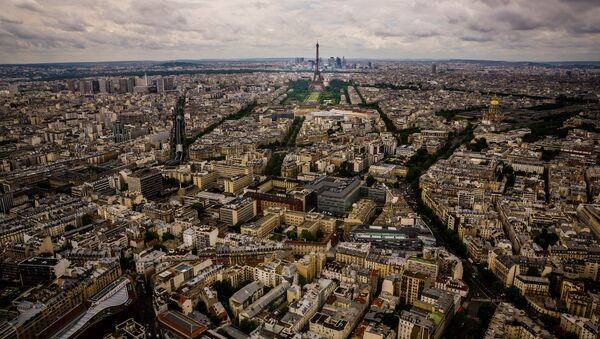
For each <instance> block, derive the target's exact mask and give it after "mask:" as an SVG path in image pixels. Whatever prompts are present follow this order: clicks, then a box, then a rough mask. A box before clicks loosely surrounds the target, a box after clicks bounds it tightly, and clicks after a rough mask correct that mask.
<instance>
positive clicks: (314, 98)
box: [306, 92, 321, 101]
mask: <svg viewBox="0 0 600 339" xmlns="http://www.w3.org/2000/svg"><path fill="white" fill-rule="evenodd" d="M320 96H321V93H319V92H312V93H310V95H309V96H308V98H306V101H319V97H320Z"/></svg>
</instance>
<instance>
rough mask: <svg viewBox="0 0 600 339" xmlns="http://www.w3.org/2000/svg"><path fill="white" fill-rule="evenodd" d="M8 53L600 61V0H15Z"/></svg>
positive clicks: (20, 57)
mask: <svg viewBox="0 0 600 339" xmlns="http://www.w3.org/2000/svg"><path fill="white" fill-rule="evenodd" d="M7 2H8V3H6V4H3V11H2V14H0V62H1V63H6V62H9V63H10V62H47V61H71V60H82V61H85V60H90V61H91V60H140V59H178V58H244V57H277V56H299V55H304V56H310V55H312V48H313V44H314V41H315V40H317V39H318V40H319V41H320V42H321V46H322V51H323V54H324V56H326V57H329V56H337V55H339V56H342V55H344V56H346V57H373V58H446V57H452V58H456V57H461V58H488V59H494V58H497V55H502V56H503V58H508V59H516V60H524V59H533V60H561V59H570V60H573V59H588V60H589V59H594V60H598V59H600V47H599V46H600V2H598V0H439V1H435V2H434V1H429V0H410V1H409V0H373V1H370V2H369V3H368V4H367V3H365V2H364V1H363V0H330V1H322V0H290V1H280V0H256V1H247V0H221V1H210V0H104V1H96V0H44V1H35V0H7Z"/></svg>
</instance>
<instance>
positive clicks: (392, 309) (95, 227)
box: [0, 17, 600, 339]
mask: <svg viewBox="0 0 600 339" xmlns="http://www.w3.org/2000/svg"><path fill="white" fill-rule="evenodd" d="M2 20H4V21H6V20H8V19H4V18H2V17H0V22H2ZM0 46H1V43H0ZM313 48H314V49H313ZM306 50H309V51H311V52H310V53H311V54H312V56H311V57H293V58H254V59H239V60H200V61H197V60H187V59H186V60H183V59H181V60H179V59H177V60H174V61H164V62H161V61H122V62H116V61H115V62H78V63H43V64H16V63H11V64H2V65H0V145H1V146H0V184H1V186H0V243H1V244H2V245H1V246H0V338H104V339H119V338H126V339H128V338H136V339H141V338H215V339H222V338H229V339H243V338H252V339H260V338H267V339H275V338H281V339H292V338H293V339H320V338H334V339H344V338H357V339H358V338H364V339H396V338H398V339H441V338H448V339H450V338H485V339H520V338H524V339H525V338H527V339H529V338H532V339H533V338H582V339H598V338H600V103H599V99H600V97H599V95H600V64H599V63H598V62H502V61H483V60H461V59H436V60H422V61H419V60H407V61H401V60H385V59H375V58H373V59H368V58H352V57H350V56H343V55H340V56H337V55H333V56H330V55H329V54H331V53H330V52H329V51H328V46H327V45H326V44H324V43H321V44H320V43H318V42H316V44H315V45H314V46H306Z"/></svg>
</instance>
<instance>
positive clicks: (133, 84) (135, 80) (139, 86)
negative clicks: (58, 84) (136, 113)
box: [66, 76, 176, 94]
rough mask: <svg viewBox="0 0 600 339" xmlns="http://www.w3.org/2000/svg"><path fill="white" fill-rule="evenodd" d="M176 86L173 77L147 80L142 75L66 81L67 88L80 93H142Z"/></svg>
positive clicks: (169, 89) (166, 89)
mask: <svg viewBox="0 0 600 339" xmlns="http://www.w3.org/2000/svg"><path fill="white" fill-rule="evenodd" d="M175 88H176V84H175V78H174V77H172V76H169V77H161V76H159V77H155V78H154V79H152V80H149V79H148V77H147V76H144V77H129V78H100V79H79V80H75V79H71V80H68V81H67V88H66V89H67V90H69V91H71V92H79V93H81V94H97V93H110V94H112V93H134V92H135V93H144V92H158V93H163V92H166V91H173V90H175Z"/></svg>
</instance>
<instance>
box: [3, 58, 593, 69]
mask: <svg viewBox="0 0 600 339" xmlns="http://www.w3.org/2000/svg"><path fill="white" fill-rule="evenodd" d="M296 58H305V59H308V60H313V59H314V58H312V57H306V56H293V57H242V58H200V59H191V58H179V59H162V60H161V59H146V60H143V59H131V60H101V61H47V62H44V61H41V62H27V63H11V62H2V63H0V67H4V66H27V65H61V64H63V65H64V64H103V63H104V64H107V63H127V62H130V63H144V62H146V63H168V62H193V61H196V62H199V61H200V62H210V61H217V62H234V61H261V60H262V61H267V60H293V59H296ZM322 59H323V60H325V59H329V57H327V58H322ZM345 59H346V60H356V61H380V62H385V61H387V62H402V61H409V62H453V61H469V62H496V63H513V64H518V63H534V64H559V63H581V64H585V63H600V59H598V60H550V61H535V60H503V59H476V58H473V59H470V58H373V57H350V58H345Z"/></svg>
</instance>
